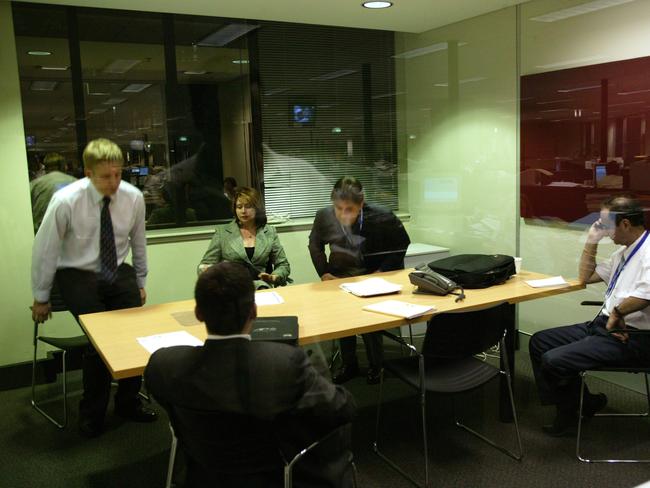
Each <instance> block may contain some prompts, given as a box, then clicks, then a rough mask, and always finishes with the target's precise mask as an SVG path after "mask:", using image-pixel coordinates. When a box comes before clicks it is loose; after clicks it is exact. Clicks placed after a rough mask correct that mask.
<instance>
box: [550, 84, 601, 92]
mask: <svg viewBox="0 0 650 488" xmlns="http://www.w3.org/2000/svg"><path fill="white" fill-rule="evenodd" d="M596 88H600V85H589V86H579V87H578V88H567V89H564V90H558V91H557V92H558V93H573V92H577V91H585V90H595V89H596Z"/></svg>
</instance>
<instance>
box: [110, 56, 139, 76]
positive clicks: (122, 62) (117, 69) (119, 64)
mask: <svg viewBox="0 0 650 488" xmlns="http://www.w3.org/2000/svg"><path fill="white" fill-rule="evenodd" d="M141 62H142V60H141V59H116V60H115V61H113V62H112V63H110V64H109V65H108V66H106V67H105V68H104V69H103V70H102V71H103V72H104V73H110V74H116V75H121V74H124V73H126V72H127V71H129V70H130V69H131V68H133V67H134V66H136V65H138V64H140V63H141Z"/></svg>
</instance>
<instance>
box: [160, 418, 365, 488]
mask: <svg viewBox="0 0 650 488" xmlns="http://www.w3.org/2000/svg"><path fill="white" fill-rule="evenodd" d="M167 412H168V414H169V417H170V427H171V430H172V443H171V449H170V456H169V464H168V468H167V483H166V485H165V486H166V487H167V488H170V487H172V486H174V485H173V482H172V479H173V477H174V476H173V475H174V463H175V460H176V451H177V447H179V446H180V448H181V451H182V453H183V455H184V456H183V459H184V460H185V474H186V477H185V485H184V486H186V487H188V488H192V487H204V486H220V487H227V488H229V487H232V488H235V487H237V488H239V487H246V488H280V487H284V488H292V487H293V486H294V471H295V470H299V468H300V465H301V464H304V463H305V462H310V466H312V468H313V466H314V465H315V466H316V469H319V468H321V471H326V472H327V473H328V475H330V474H331V475H333V476H332V477H330V476H328V482H332V483H333V484H332V486H340V487H341V488H348V487H351V486H352V487H356V467H355V465H354V462H353V458H352V453H351V451H349V450H347V449H344V452H343V454H344V455H343V456H335V459H331V456H328V455H327V454H326V455H325V456H323V457H321V456H320V455H319V452H318V451H319V447H321V446H323V447H327V444H328V443H329V442H333V443H336V444H333V445H335V446H341V445H344V446H345V445H348V444H349V431H350V424H346V425H343V426H340V427H338V428H336V429H334V430H333V431H332V432H330V433H328V434H327V435H326V436H324V437H323V438H321V439H320V440H318V441H316V442H313V443H311V444H310V445H309V446H307V447H306V448H304V449H300V450H298V451H297V452H295V453H294V452H291V453H289V452H288V449H285V450H283V446H282V442H281V441H279V440H278V436H277V432H276V430H275V429H276V427H275V425H274V423H273V422H272V421H271V420H261V419H256V418H254V417H251V416H248V415H241V414H233V413H224V412H218V411H207V410H197V409H192V408H186V407H180V406H172V407H171V408H168V409H167ZM284 447H286V446H284ZM285 451H286V454H289V456H287V455H285ZM328 452H329V451H328ZM312 455H313V456H315V458H314V459H311V460H309V461H308V458H310V457H311V456H312ZM252 467H255V468H256V472H252V470H251V468H252ZM299 477H302V478H307V477H309V473H307V472H301V473H300V474H299V475H298V478H299ZM339 477H340V479H337V480H336V481H331V480H332V479H334V478H339ZM283 479H284V481H283ZM319 480H320V478H319ZM317 485H318V482H316V483H314V484H313V486H317ZM295 486H297V487H299V486H301V483H300V482H299V481H297V482H296V483H295ZM309 486H312V485H311V484H310V485H309ZM327 486H330V485H329V484H328V485H327Z"/></svg>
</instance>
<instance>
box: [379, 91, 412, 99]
mask: <svg viewBox="0 0 650 488" xmlns="http://www.w3.org/2000/svg"><path fill="white" fill-rule="evenodd" d="M405 94H406V92H403V91H401V92H393V93H382V94H381V95H375V96H374V97H372V99H373V100H377V99H379V98H388V97H396V96H397V95H405Z"/></svg>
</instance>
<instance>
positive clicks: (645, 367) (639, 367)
mask: <svg viewBox="0 0 650 488" xmlns="http://www.w3.org/2000/svg"><path fill="white" fill-rule="evenodd" d="M580 304H581V305H591V306H600V307H602V305H603V302H598V301H584V302H581V303H580ZM626 332H627V333H628V334H629V335H644V334H645V335H650V330H639V329H629V330H627V331H626ZM610 333H616V331H612V332H610ZM598 372H609V373H627V374H642V375H643V377H644V380H645V393H646V401H647V402H648V408H647V410H646V411H645V412H642V413H597V414H595V415H594V417H628V418H629V417H645V418H648V417H650V387H649V385H648V374H650V364H635V365H630V366H627V367H611V366H605V367H600V368H594V369H591V370H587V371H581V372H580V379H581V381H580V407H579V411H578V434H577V436H576V457H577V458H578V459H579V460H580V461H582V462H583V463H648V462H650V459H616V458H615V459H592V458H589V457H586V455H584V454H583V453H582V452H581V439H582V433H583V432H582V431H583V426H582V422H583V419H584V418H585V416H584V415H583V413H582V408H583V400H584V393H585V390H586V386H587V382H586V381H587V376H588V374H589V373H598Z"/></svg>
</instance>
